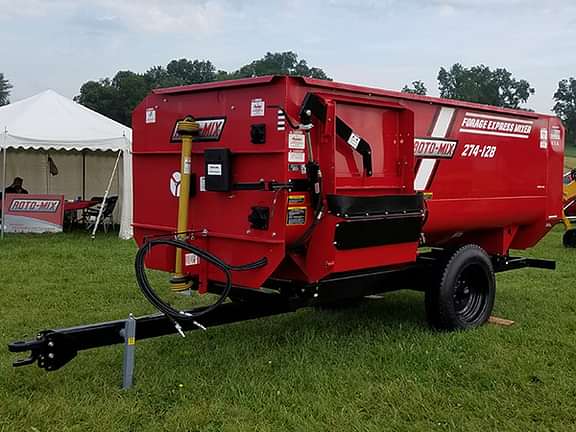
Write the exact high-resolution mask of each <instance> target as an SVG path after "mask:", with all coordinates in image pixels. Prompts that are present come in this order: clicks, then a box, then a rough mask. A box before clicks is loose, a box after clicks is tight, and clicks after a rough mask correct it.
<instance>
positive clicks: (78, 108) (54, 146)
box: [0, 90, 132, 238]
mask: <svg viewBox="0 0 576 432" xmlns="http://www.w3.org/2000/svg"><path fill="white" fill-rule="evenodd" d="M0 131H1V132H3V133H2V136H0V147H2V149H3V151H4V157H5V156H6V150H7V149H9V148H13V149H18V148H20V149H33V150H77V151H84V150H93V151H95V150H101V151H107V150H112V151H117V152H121V153H122V157H123V161H122V162H123V164H122V167H123V176H122V180H123V181H122V185H121V190H122V194H121V199H122V201H121V216H120V219H121V220H120V237H121V238H130V237H132V225H131V224H132V155H131V148H132V129H130V128H128V127H126V126H124V125H122V124H120V123H118V122H116V121H114V120H111V119H109V118H108V117H105V116H103V115H101V114H98V113H97V112H94V111H92V110H90V109H88V108H86V107H84V106H82V105H80V104H77V103H76V102H74V101H72V100H70V99H68V98H65V97H64V96H61V95H59V94H58V93H56V92H54V91H52V90H46V91H44V92H42V93H39V94H37V95H35V96H32V97H29V98H27V99H24V100H21V101H19V102H15V103H13V104H9V105H6V106H3V107H0ZM3 172H4V175H5V172H6V170H5V168H4V170H3Z"/></svg>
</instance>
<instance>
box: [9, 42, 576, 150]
mask: <svg viewBox="0 0 576 432" xmlns="http://www.w3.org/2000/svg"><path fill="white" fill-rule="evenodd" d="M262 75H297V76H305V77H312V78H318V79H325V80H330V79H331V78H330V77H328V75H327V74H326V72H324V71H323V70H322V69H321V68H318V67H311V66H309V65H308V63H307V61H306V60H302V59H299V58H298V55H297V54H296V53H294V52H292V51H287V52H281V53H270V52H268V53H266V55H265V56H264V57H262V58H260V59H257V60H254V61H252V62H250V63H248V64H246V65H244V66H242V67H240V68H239V69H237V70H235V71H232V72H227V71H224V70H218V69H216V67H215V66H214V64H212V62H210V61H209V60H189V59H185V58H182V59H178V60H172V61H171V62H169V63H168V64H167V65H166V66H153V67H151V68H150V69H148V70H147V71H146V72H144V73H136V72H132V71H119V72H118V73H116V75H114V77H113V78H103V79H100V80H98V81H87V82H85V83H84V84H83V85H82V86H81V88H80V94H79V95H78V96H76V97H75V98H74V100H75V101H76V102H78V103H81V104H82V105H85V106H87V107H88V108H90V109H93V110H95V111H97V112H99V113H101V114H103V115H105V116H107V117H110V118H112V119H114V120H116V121H118V122H120V123H123V124H125V125H128V126H129V125H130V123H131V113H132V110H133V109H134V108H135V107H136V105H138V103H140V101H141V100H142V99H144V97H145V96H146V95H147V94H148V93H149V92H150V91H151V90H152V89H154V88H161V87H174V86H180V85H187V84H196V83H203V82H210V81H222V80H229V79H236V78H245V77H253V76H262ZM437 80H438V89H439V91H440V97H443V98H448V99H458V100H463V101H469V102H477V103H482V104H487V105H494V106H498V107H505V108H516V109H518V108H520V109H522V108H521V105H522V104H524V103H526V102H528V99H529V98H530V96H531V95H533V94H534V91H535V90H534V88H533V87H532V86H531V85H530V83H529V82H528V81H526V80H525V79H517V78H515V77H514V76H512V73H511V72H509V71H508V70H506V69H504V68H497V69H493V70H492V69H490V68H489V67H488V66H485V65H477V66H472V67H469V68H467V67H464V66H462V65H461V64H460V63H456V64H454V65H452V66H451V67H449V68H444V67H441V68H440V70H439V72H438V76H437ZM11 89H12V85H11V84H10V82H9V81H8V80H7V79H5V78H4V75H3V74H2V73H0V106H1V105H5V104H7V103H9V96H10V90H11ZM402 91H403V92H406V93H413V94H418V95H426V94H427V93H428V90H427V88H426V86H425V84H424V83H423V82H422V81H413V82H412V83H410V84H408V85H405V86H404V87H403V88H402ZM553 97H554V102H555V104H554V107H553V108H552V111H554V113H555V114H556V115H557V116H558V117H559V118H560V119H561V120H562V121H563V122H564V125H565V126H566V130H567V134H566V143H567V144H571V145H576V78H574V77H570V78H567V79H563V80H561V81H560V82H559V83H558V89H557V90H556V92H555V93H554V96H553Z"/></svg>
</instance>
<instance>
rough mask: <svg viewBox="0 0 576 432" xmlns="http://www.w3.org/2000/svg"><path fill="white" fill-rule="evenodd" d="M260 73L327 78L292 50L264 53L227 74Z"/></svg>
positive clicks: (245, 75) (239, 76) (246, 74)
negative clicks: (299, 58) (259, 57)
mask: <svg viewBox="0 0 576 432" xmlns="http://www.w3.org/2000/svg"><path fill="white" fill-rule="evenodd" d="M262 75H297V76H303V77H309V78H318V79H325V80H329V79H330V78H329V77H328V76H327V75H326V73H325V72H324V71H323V70H322V69H320V68H317V67H310V66H308V63H307V62H306V60H298V54H296V53H294V52H292V51H286V52H282V53H270V52H268V53H266V55H265V56H264V57H262V58H261V59H258V60H254V61H253V62H251V63H249V64H247V65H244V66H242V67H241V68H240V69H238V70H237V71H235V72H232V73H231V74H229V75H228V77H229V78H245V77H252V76H262Z"/></svg>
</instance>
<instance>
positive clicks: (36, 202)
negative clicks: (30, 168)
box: [4, 194, 64, 233]
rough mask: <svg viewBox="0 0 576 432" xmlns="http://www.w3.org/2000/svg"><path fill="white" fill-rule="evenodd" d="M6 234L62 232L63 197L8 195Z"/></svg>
mask: <svg viewBox="0 0 576 432" xmlns="http://www.w3.org/2000/svg"><path fill="white" fill-rule="evenodd" d="M5 203H6V211H5V212H4V217H5V219H6V222H5V229H6V232H12V233H43V232H62V221H63V218H64V196H63V195H27V194H26V195H21V194H7V195H6V201H5Z"/></svg>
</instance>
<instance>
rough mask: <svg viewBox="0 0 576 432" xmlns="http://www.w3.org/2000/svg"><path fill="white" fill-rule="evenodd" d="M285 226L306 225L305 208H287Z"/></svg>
mask: <svg viewBox="0 0 576 432" xmlns="http://www.w3.org/2000/svg"><path fill="white" fill-rule="evenodd" d="M286 225H306V207H288V215H287V217H286Z"/></svg>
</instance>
